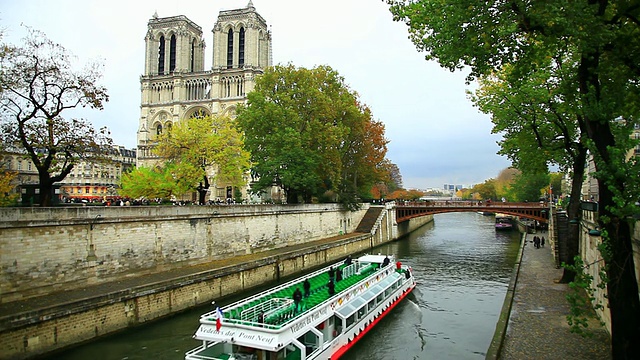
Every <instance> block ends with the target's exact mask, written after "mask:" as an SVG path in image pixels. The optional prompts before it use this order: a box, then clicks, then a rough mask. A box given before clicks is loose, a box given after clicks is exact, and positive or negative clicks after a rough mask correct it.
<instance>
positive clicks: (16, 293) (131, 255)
mask: <svg viewBox="0 0 640 360" xmlns="http://www.w3.org/2000/svg"><path fill="white" fill-rule="evenodd" d="M367 208H368V207H367V206H366V205H365V207H363V209H362V210H359V211H355V212H350V211H343V210H341V209H340V207H339V206H338V205H337V204H310V205H297V206H286V205H284V206H277V205H256V206H253V205H239V206H188V207H178V206H175V207H165V206H163V207H160V206H157V207H156V206H146V207H137V206H135V207H73V208H17V209H16V208H13V209H9V208H3V209H0V266H1V268H2V273H1V275H0V303H1V302H9V301H15V300H18V299H21V298H26V297H32V296H37V295H40V294H44V293H48V292H51V291H58V290H64V289H69V288H73V287H78V286H83V285H87V284H91V283H96V282H102V281H108V280H113V279H114V278H117V277H118V276H123V274H126V273H131V272H135V273H140V272H144V271H158V270H162V269H163V268H167V267H171V266H176V264H180V265H185V264H198V263H205V262H207V261H211V260H215V259H220V258H228V257H233V256H236V255H242V254H251V253H254V252H260V251H264V250H269V249H276V248H283V247H286V246H287V245H291V244H299V243H303V242H309V241H314V240H318V239H322V238H327V237H331V236H335V235H338V234H342V233H349V232H352V231H353V230H354V229H355V227H357V226H358V223H359V222H360V219H361V218H362V216H363V214H364V213H365V212H366V210H367Z"/></svg>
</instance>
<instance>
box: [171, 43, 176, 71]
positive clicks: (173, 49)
mask: <svg viewBox="0 0 640 360" xmlns="http://www.w3.org/2000/svg"><path fill="white" fill-rule="evenodd" d="M175 69H176V36H175V35H171V45H170V48H169V72H170V73H172V72H173V71H174V70H175Z"/></svg>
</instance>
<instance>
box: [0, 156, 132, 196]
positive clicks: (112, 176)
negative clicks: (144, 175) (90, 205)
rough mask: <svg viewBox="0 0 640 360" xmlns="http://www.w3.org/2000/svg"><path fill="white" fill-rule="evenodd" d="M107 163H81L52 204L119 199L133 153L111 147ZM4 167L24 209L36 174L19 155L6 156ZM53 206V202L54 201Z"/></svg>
mask: <svg viewBox="0 0 640 360" xmlns="http://www.w3.org/2000/svg"><path fill="white" fill-rule="evenodd" d="M108 159H109V160H108V161H107V162H104V163H91V162H86V161H81V162H79V163H78V164H76V165H75V166H74V167H73V170H72V171H71V173H70V174H69V175H67V177H66V178H65V179H64V180H63V181H61V182H59V183H56V184H55V186H54V191H55V193H54V194H53V195H54V200H61V201H69V200H76V201H82V200H86V201H103V200H104V199H109V198H116V197H118V196H119V195H118V189H119V187H120V178H121V177H122V174H123V173H125V172H127V171H129V170H131V169H132V168H133V167H134V166H135V162H136V151H135V150H130V149H125V148H124V147H123V146H113V148H112V150H111V152H110V154H109V156H108ZM2 165H3V167H4V168H5V169H6V170H8V171H11V172H15V173H17V174H18V176H17V177H16V178H15V179H14V181H13V182H14V185H15V187H14V192H15V193H19V194H21V196H22V203H23V205H30V204H32V203H34V202H35V200H34V199H35V198H36V197H38V196H39V194H38V191H39V189H38V184H39V180H38V170H37V169H36V167H35V165H34V164H33V162H32V161H31V160H30V159H28V158H26V157H25V155H24V154H22V153H20V152H19V151H14V152H10V153H5V154H4V156H3V164H2ZM54 203H55V201H54Z"/></svg>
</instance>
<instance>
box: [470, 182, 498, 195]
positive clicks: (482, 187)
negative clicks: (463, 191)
mask: <svg viewBox="0 0 640 360" xmlns="http://www.w3.org/2000/svg"><path fill="white" fill-rule="evenodd" d="M473 192H475V193H478V195H479V196H480V199H482V200H495V199H496V197H497V195H496V185H495V180H494V179H488V180H485V181H484V182H483V183H482V184H477V185H475V186H474V187H473Z"/></svg>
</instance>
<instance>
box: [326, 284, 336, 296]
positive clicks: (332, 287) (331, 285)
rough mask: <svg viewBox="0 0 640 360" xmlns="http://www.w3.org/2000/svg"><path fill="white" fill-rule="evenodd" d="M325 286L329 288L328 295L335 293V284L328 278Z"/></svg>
mask: <svg viewBox="0 0 640 360" xmlns="http://www.w3.org/2000/svg"><path fill="white" fill-rule="evenodd" d="M327 288H328V289H329V296H333V295H334V294H335V293H336V286H335V284H334V283H333V281H332V280H329V283H328V284H327Z"/></svg>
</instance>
